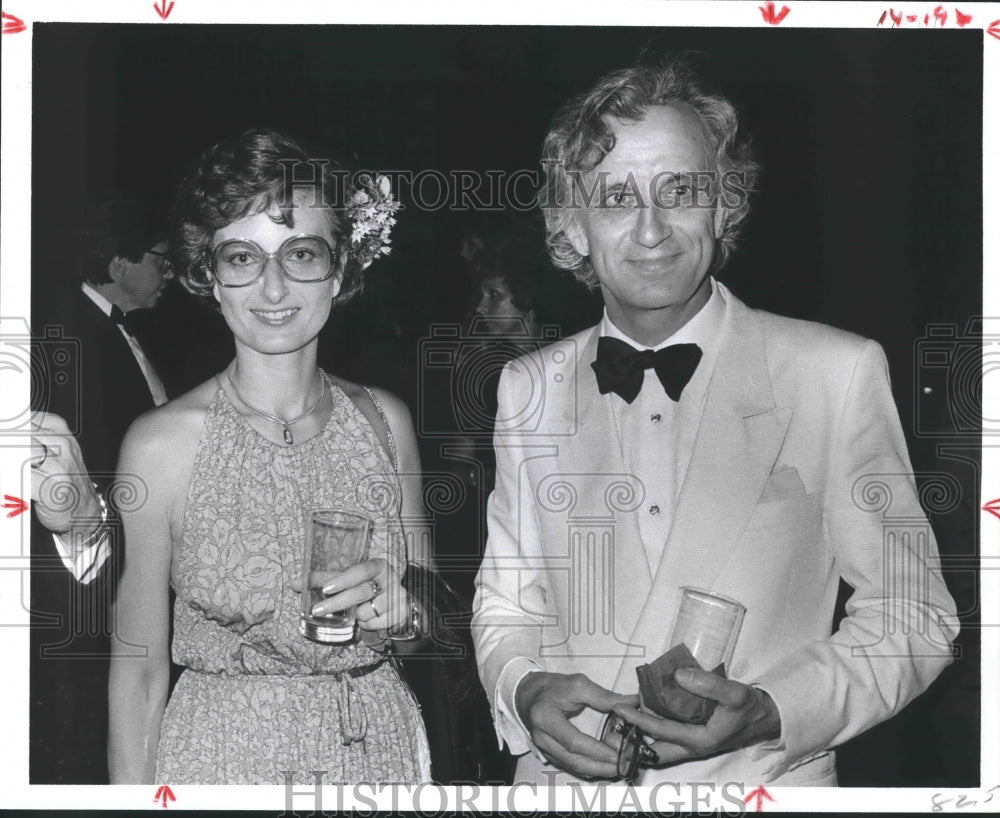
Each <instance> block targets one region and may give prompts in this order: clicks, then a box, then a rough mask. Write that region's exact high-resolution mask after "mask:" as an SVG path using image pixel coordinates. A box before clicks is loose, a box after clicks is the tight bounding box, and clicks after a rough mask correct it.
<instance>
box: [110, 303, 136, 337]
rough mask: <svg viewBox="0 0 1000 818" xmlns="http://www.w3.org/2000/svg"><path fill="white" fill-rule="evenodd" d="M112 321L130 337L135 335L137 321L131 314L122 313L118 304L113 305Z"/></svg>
mask: <svg viewBox="0 0 1000 818" xmlns="http://www.w3.org/2000/svg"><path fill="white" fill-rule="evenodd" d="M111 320H112V321H114V322H115V323H116V324H118V326H120V327H121V328H122V329H124V330H125V332H127V333H128V334H129V335H132V336H134V335H135V321H134V320H133V316H132V313H131V312H122V310H121V307H119V306H118V305H117V304H112V305H111Z"/></svg>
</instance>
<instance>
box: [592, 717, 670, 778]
mask: <svg viewBox="0 0 1000 818" xmlns="http://www.w3.org/2000/svg"><path fill="white" fill-rule="evenodd" d="M601 741H602V742H604V743H605V744H608V745H610V746H612V747H614V746H615V745H616V744H617V746H618V775H620V776H621V778H622V780H623V781H624V782H625V783H626V784H634V783H635V782H636V781H637V780H638V778H639V770H640V768H641V767H643V766H649V765H650V764H658V763H659V761H660V757H659V756H658V755H657V754H656V752H655V751H654V750H653V748H652V747H650V746H649V745H648V744H646V735H645V733H643V732H642V730H640V729H639V728H638V727H636V726H635V725H634V724H632V723H630V722H627V721H625V719H623V718H622V717H621V716H619V715H617V714H616V713H608V715H607V718H605V719H604V725H603V726H602V727H601Z"/></svg>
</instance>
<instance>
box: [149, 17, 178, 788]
mask: <svg viewBox="0 0 1000 818" xmlns="http://www.w3.org/2000/svg"><path fill="white" fill-rule="evenodd" d="M153 8H154V9H156V13H157V14H159V15H160V19H161V20H166V19H167V18H168V17H169V16H170V12H172V11H173V10H174V2H173V0H170V4H169V5H168V4H167V0H160V2H159V3H153ZM167 792H170V790H167ZM163 806H166V804H164V805H163Z"/></svg>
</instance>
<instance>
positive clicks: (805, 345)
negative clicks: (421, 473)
mask: <svg viewBox="0 0 1000 818" xmlns="http://www.w3.org/2000/svg"><path fill="white" fill-rule="evenodd" d="M543 166H544V167H545V172H546V187H545V189H544V194H545V197H544V199H545V200H544V201H543V202H542V207H543V211H544V213H545V217H546V225H547V229H548V245H549V250H550V253H551V255H552V258H553V260H554V261H555V263H556V264H557V265H559V266H561V267H563V268H566V269H571V270H573V271H574V272H575V274H576V275H577V277H578V278H580V279H581V280H582V281H583V282H585V283H587V284H590V285H591V286H599V287H600V289H601V292H602V295H603V297H604V303H605V314H604V318H603V320H602V322H601V323H600V324H599V325H598V326H596V327H594V328H592V329H590V330H586V331H585V332H582V333H580V334H578V335H575V336H573V337H571V338H568V339H566V340H564V341H561V342H559V343H556V344H553V345H551V346H548V347H546V348H544V349H542V350H540V351H539V352H537V353H535V354H533V355H531V356H527V357H525V358H522V359H519V360H517V361H515V362H512V363H511V364H510V365H508V367H507V369H506V370H505V372H504V374H503V377H502V378H501V381H500V385H499V396H498V398H499V411H498V416H497V426H496V435H495V446H496V453H497V478H496V490H495V491H494V493H493V494H492V496H491V497H490V501H489V539H488V544H487V548H486V554H485V557H484V561H483V565H482V568H481V570H480V572H479V576H478V577H477V595H476V602H475V606H474V607H475V613H474V620H473V633H474V636H475V640H476V652H477V661H478V664H479V669H480V676H481V678H482V681H483V684H484V686H485V688H486V691H487V693H488V695H489V696H490V698H491V702H492V706H493V712H494V719H495V722H496V727H497V732H498V735H499V736H500V738H501V740H503V741H506V742H507V744H508V745H509V747H510V749H511V751H512V752H513V753H515V754H523V755H522V756H521V758H520V760H519V763H518V770H517V780H518V781H537V782H538V783H542V784H549V785H553V784H562V783H567V782H570V781H574V780H578V779H584V780H613V779H615V778H617V777H618V776H619V771H618V763H617V759H618V753H617V749H616V748H615V747H614V746H612V744H611V743H603V742H601V741H600V740H598V738H597V736H599V735H600V729H601V724H602V722H603V720H604V718H605V716H606V714H607V713H609V712H611V711H612V710H614V712H616V713H617V714H619V715H621V716H623V717H625V718H627V720H628V721H629V722H631V723H633V724H635V725H636V726H637V727H639V728H640V729H641V730H643V731H644V732H645V734H646V736H647V737H648V742H649V743H650V745H651V748H652V750H653V751H654V752H655V753H656V759H654V762H655V763H652V764H650V765H648V766H646V767H645V768H644V769H643V771H642V773H641V775H640V777H639V779H638V783H639V784H642V785H651V784H656V783H658V782H661V781H662V782H678V783H683V782H716V783H718V784H719V785H721V784H723V783H725V782H741V783H744V784H746V785H747V787H752V786H756V785H757V784H761V783H770V782H773V783H779V784H783V785H790V786H805V785H819V786H823V785H826V786H832V785H835V784H836V781H837V779H836V770H835V766H834V753H833V748H834V747H836V746H837V745H839V744H841V743H843V742H845V741H847V740H848V739H850V738H851V737H852V736H855V735H857V734H859V733H861V732H863V731H864V730H866V729H868V728H869V727H872V726H873V725H875V724H877V723H878V722H880V721H883V720H884V719H886V718H889V717H890V716H892V715H893V714H894V713H896V712H898V711H899V710H900V709H901V708H902V707H904V706H905V705H906V704H907V702H909V701H910V700H912V699H913V698H914V697H915V696H917V695H918V694H919V693H920V692H921V691H923V690H924V689H925V688H926V687H927V685H928V684H930V682H931V681H932V680H933V679H934V678H935V677H936V676H937V674H938V673H940V671H941V670H942V668H944V667H945V665H947V664H948V663H949V662H950V661H951V647H950V646H951V641H952V640H953V639H954V637H955V635H956V633H957V626H956V621H957V620H956V619H955V616H954V614H955V608H954V603H953V601H952V599H951V597H950V596H949V594H948V592H947V590H946V588H945V586H944V583H943V582H942V579H941V576H940V572H939V564H938V554H937V547H936V544H935V542H934V538H933V534H932V533H931V531H930V527H929V525H928V524H927V520H926V517H925V515H924V513H923V511H922V510H921V507H920V504H919V502H918V499H917V495H916V491H915V484H914V480H913V477H912V473H911V471H912V470H911V467H910V463H909V458H908V455H907V451H906V444H905V441H904V438H903V434H902V430H901V428H900V424H899V419H898V416H897V413H896V409H895V405H894V403H893V399H892V395H891V392H890V388H889V379H888V371H887V365H886V361H885V357H884V355H883V353H882V350H881V348H880V347H879V346H878V344H876V343H875V342H873V341H868V340H865V339H862V338H859V337H857V336H854V335H851V334H849V333H847V332H842V331H840V330H836V329H833V328H830V327H826V326H822V325H819V324H814V323H809V322H805V321H798V320H792V319H788V318H783V317H780V316H776V315H772V314H769V313H765V312H761V311H758V310H753V309H751V308H749V307H747V306H746V305H745V304H743V303H742V302H741V301H740V300H739V299H737V298H736V297H735V296H734V295H733V294H732V293H731V292H729V291H728V290H727V289H726V288H725V287H724V286H723V285H722V284H720V283H718V282H716V281H715V280H714V278H713V277H712V273H713V272H715V271H717V270H718V269H719V268H720V267H721V266H722V264H723V263H724V262H725V259H726V258H727V256H728V255H729V253H730V252H731V251H732V249H733V246H734V242H735V239H736V237H737V235H738V233H739V230H740V227H741V224H742V222H743V220H744V219H745V217H746V215H747V213H748V202H747V195H746V194H747V191H749V190H750V189H752V187H753V183H754V181H755V178H756V172H757V168H756V166H755V164H754V163H753V161H752V159H751V158H750V156H749V151H748V149H747V146H746V145H745V144H744V143H742V142H741V141H740V139H739V138H738V137H737V119H736V114H735V111H734V109H733V107H732V106H731V105H730V103H728V102H727V101H726V100H725V99H723V98H721V97H719V96H715V95H712V94H709V93H706V92H705V91H704V90H703V89H702V88H701V87H700V85H699V81H698V79H697V78H696V77H695V76H694V75H693V73H692V72H691V71H690V69H688V68H687V67H686V66H685V65H683V64H681V63H673V64H665V65H663V66H658V67H636V68H630V69H625V70H622V71H617V72H614V73H612V74H609V75H607V76H605V77H604V78H602V79H601V80H600V81H599V82H598V84H597V85H596V86H595V88H594V89H593V90H592V91H590V92H589V93H587V94H584V95H583V96H581V97H580V98H578V99H576V100H574V101H573V102H571V103H570V104H569V105H568V106H566V108H564V109H563V111H561V112H560V114H559V115H558V117H557V118H556V120H555V123H554V125H553V128H552V130H551V131H550V133H549V135H548V137H547V139H546V143H545V149H544V155H543ZM625 344H627V345H628V346H625ZM629 347H632V348H634V349H631V350H630V349H629ZM660 349H669V351H667V352H663V353H656V352H648V351H647V352H641V353H640V352H639V351H640V350H660ZM841 577H842V578H843V579H844V580H846V582H848V583H849V584H850V585H851V586H852V587H853V589H854V593H853V595H852V596H851V598H850V601H849V602H848V605H847V616H846V618H844V619H843V621H842V622H841V623H840V625H839V627H838V629H837V631H836V632H835V633H834V632H832V627H833V625H832V618H833V615H834V608H835V603H836V597H837V589H838V584H839V580H840V578H841ZM685 586H693V587H697V588H702V589H707V590H710V591H713V592H716V593H719V594H723V595H726V596H729V597H733V598H735V599H737V600H739V601H740V602H741V603H742V604H743V605H744V606H745V607H746V616H745V619H744V621H743V625H742V629H741V631H740V633H739V637H738V640H737V642H736V647H735V652H734V654H733V656H732V659H731V661H730V663H729V665H728V667H727V678H720V677H719V676H716V675H714V674H712V673H709V672H707V671H700V670H697V669H694V670H686V671H681V672H678V673H677V674H676V675H675V677H674V678H675V681H676V683H677V684H678V685H679V686H680V687H682V688H685V689H686V690H688V691H690V692H691V693H695V694H697V695H700V696H702V697H705V698H708V699H712V700H715V701H716V702H717V703H718V704H717V706H716V708H715V711H714V713H713V715H712V716H711V718H710V719H709V720H708V722H707V723H706V724H704V725H692V724H685V723H681V722H679V721H674V720H671V719H664V718H660V717H658V716H655V715H652V714H650V713H647V712H644V711H642V710H640V709H639V708H638V707H637V706H636V705H637V697H636V694H637V692H638V689H639V688H638V681H637V677H636V672H635V670H636V667H637V666H639V665H641V664H644V663H650V662H653V661H654V660H655V659H656V658H657V657H658V656H660V655H661V654H662V653H664V652H665V651H666V650H667V648H668V647H669V643H668V640H669V638H670V634H671V630H672V628H673V625H674V619H675V617H676V614H677V609H678V603H679V599H680V594H681V589H682V588H683V587H685Z"/></svg>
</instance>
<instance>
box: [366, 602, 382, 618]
mask: <svg viewBox="0 0 1000 818" xmlns="http://www.w3.org/2000/svg"><path fill="white" fill-rule="evenodd" d="M368 604H369V605H371V606H372V611H374V612H375V616H381V614H380V613H379V612H378V608H376V607H375V600H374V599H369V600H368Z"/></svg>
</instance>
